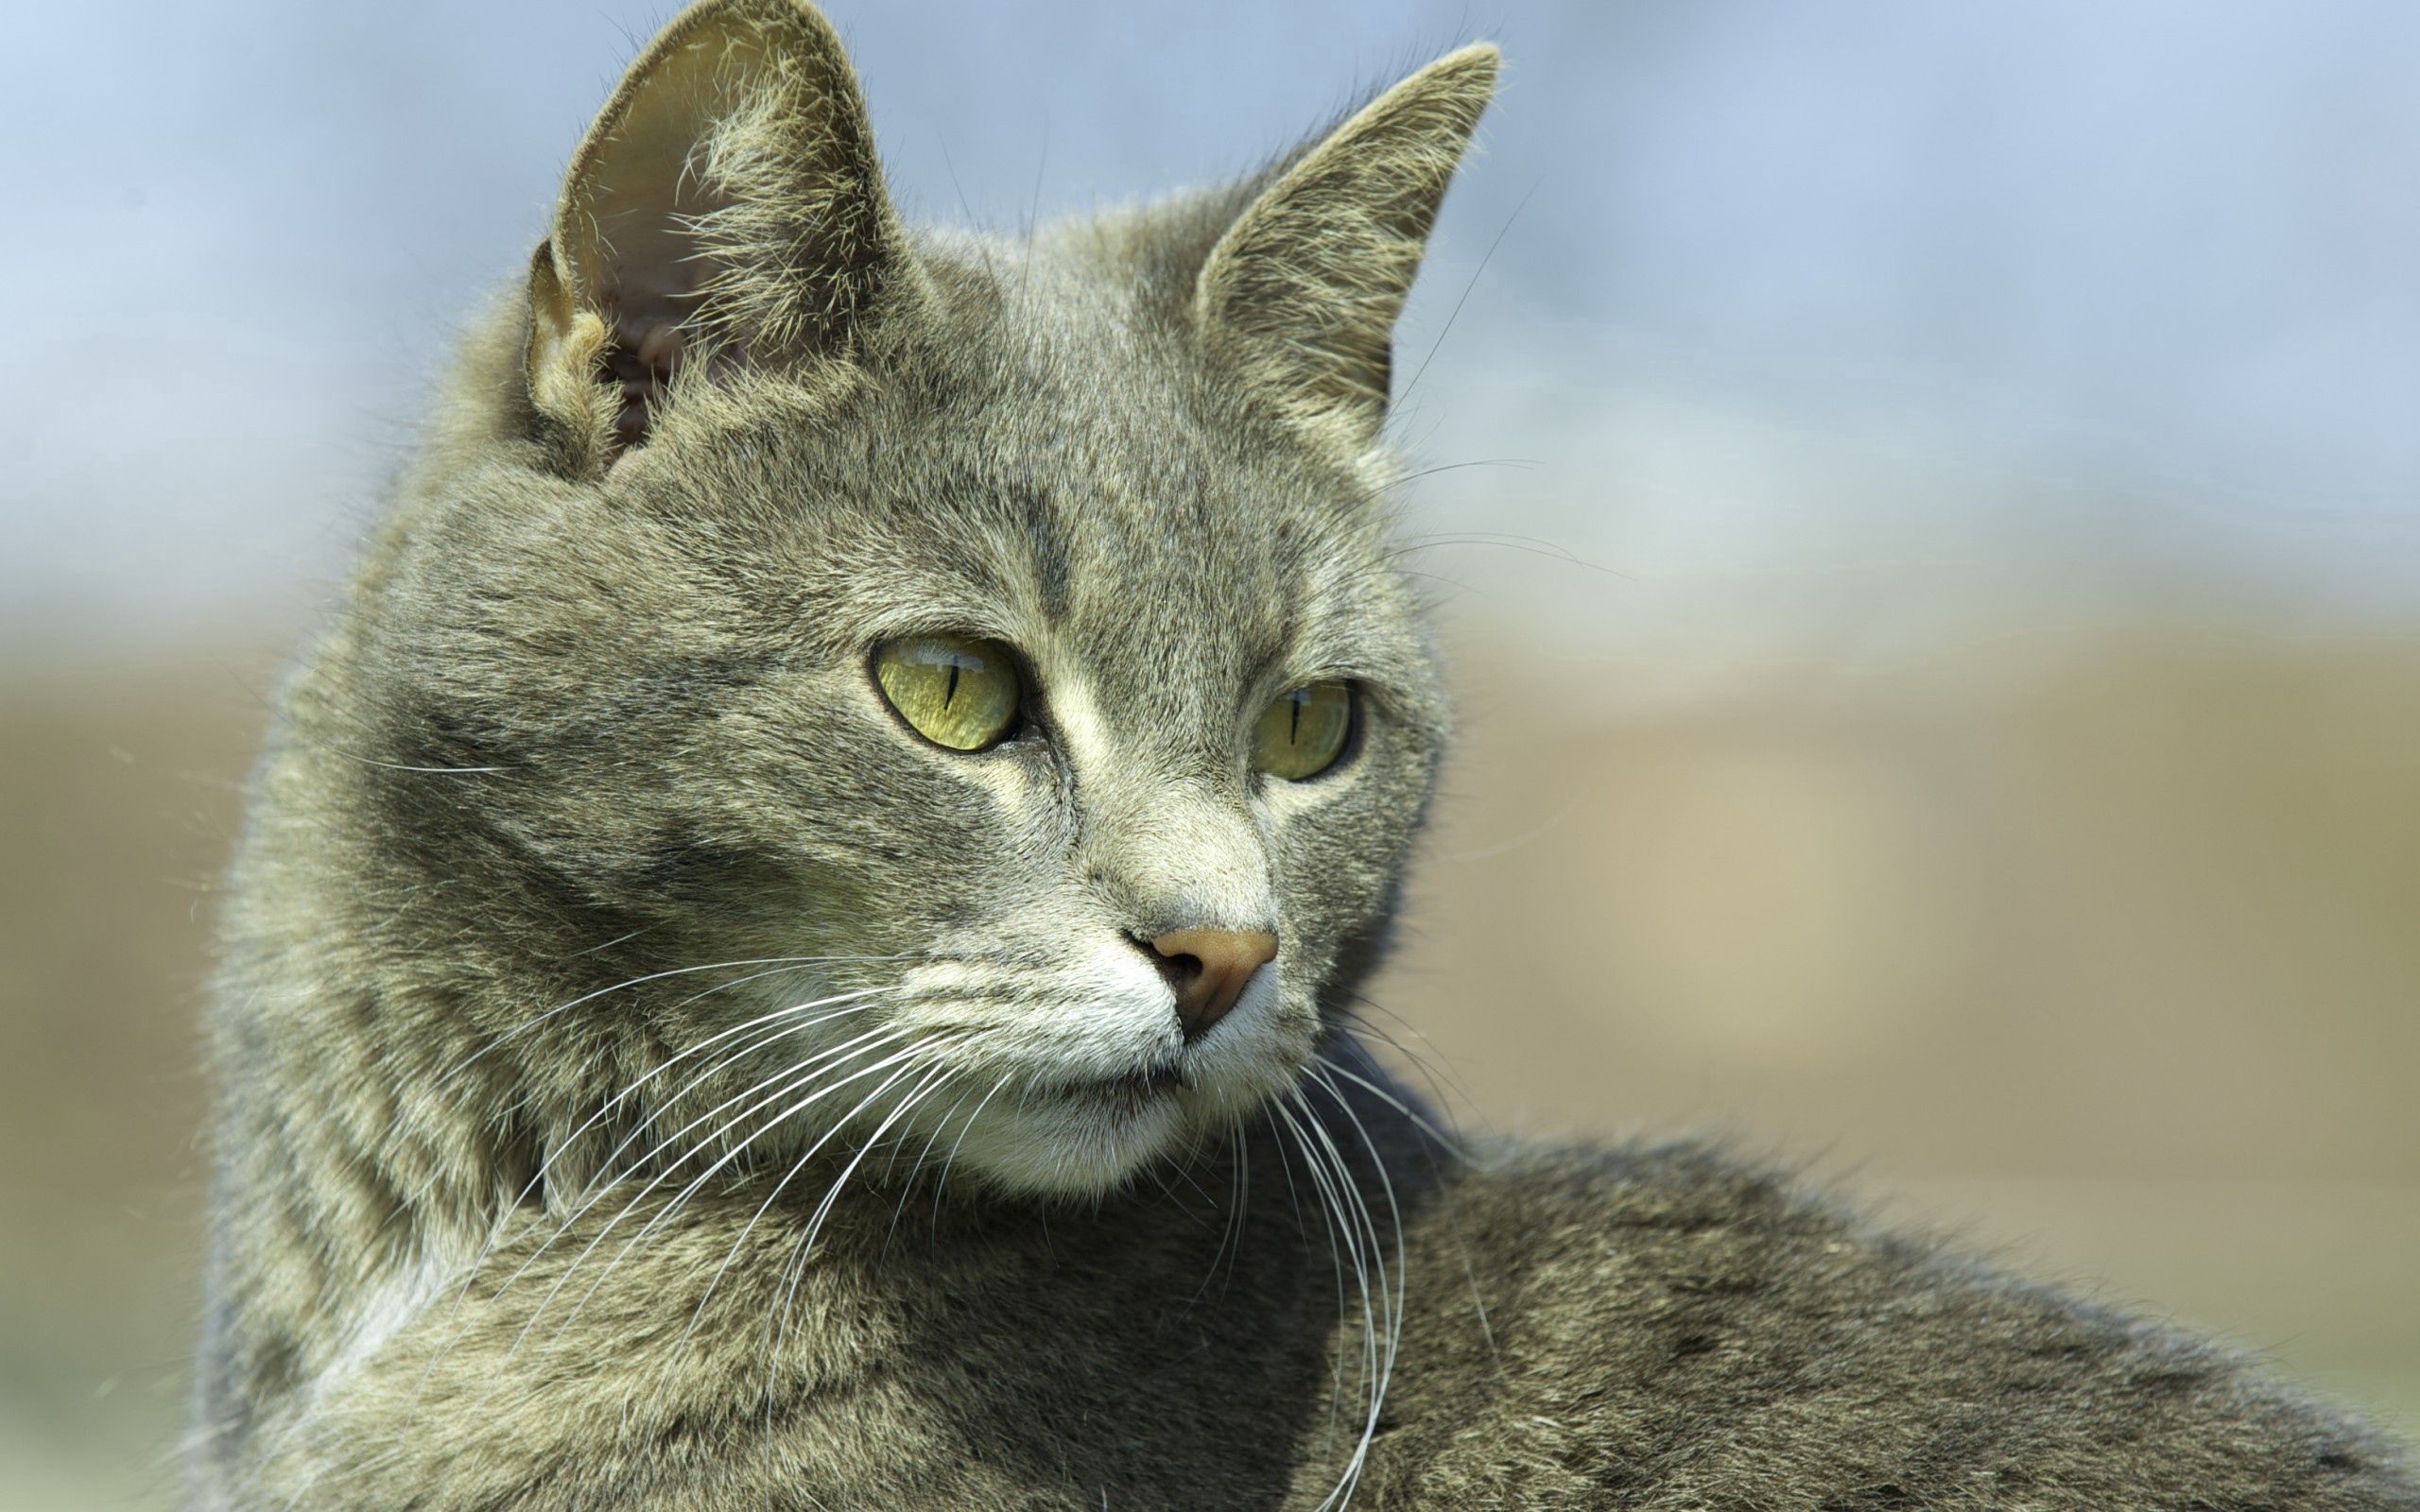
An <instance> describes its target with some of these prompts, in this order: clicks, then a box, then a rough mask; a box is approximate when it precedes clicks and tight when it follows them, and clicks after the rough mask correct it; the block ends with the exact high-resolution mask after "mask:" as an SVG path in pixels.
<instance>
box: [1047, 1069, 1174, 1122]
mask: <svg viewBox="0 0 2420 1512" xmlns="http://www.w3.org/2000/svg"><path fill="white" fill-rule="evenodd" d="M1185 1085H1187V1083H1186V1081H1185V1079H1184V1072H1183V1071H1182V1070H1181V1069H1179V1067H1178V1066H1177V1064H1176V1063H1175V1062H1174V1061H1168V1062H1166V1063H1164V1064H1162V1065H1157V1066H1153V1067H1151V1068H1150V1069H1149V1070H1146V1071H1132V1072H1128V1073H1126V1074H1124V1075H1121V1076H1102V1077H1098V1078H1097V1079H1095V1080H1092V1081H1079V1082H1070V1083H1068V1084H1067V1085H1066V1086H1064V1087H1062V1088H1061V1089H1060V1090H1059V1091H1060V1095H1061V1096H1063V1097H1065V1098H1066V1099H1067V1100H1068V1101H1070V1102H1075V1103H1082V1104H1087V1105H1090V1106H1093V1107H1097V1108H1107V1109H1110V1110H1112V1111H1116V1112H1139V1111H1140V1110H1142V1109H1143V1108H1148V1107H1150V1105H1151V1104H1152V1103H1155V1102H1158V1101H1159V1100H1160V1099H1162V1098H1165V1097H1169V1096H1173V1095H1174V1094H1175V1092H1176V1091H1177V1089H1179V1088H1180V1087H1184V1086H1185Z"/></svg>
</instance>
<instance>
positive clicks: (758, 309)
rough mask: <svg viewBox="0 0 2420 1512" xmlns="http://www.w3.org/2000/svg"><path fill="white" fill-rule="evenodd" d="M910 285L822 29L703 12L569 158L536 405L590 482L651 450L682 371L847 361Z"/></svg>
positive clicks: (538, 315) (853, 85)
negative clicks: (612, 463) (641, 449)
mask: <svg viewBox="0 0 2420 1512" xmlns="http://www.w3.org/2000/svg"><path fill="white" fill-rule="evenodd" d="M921 286H922V273H921V270H920V269H919V268H918V266H917V265H916V262H915V259H914V257H913V255H912V254H911V253H910V252H909V250H908V245H907V237H906V233H905V232H903V230H902V229H901V227H900V223H899V219H898V216H897V215H896V213H895V212H893V210H892V209H891V205H890V196H889V194H888V193H887V192H886V191H885V189H884V187H883V179H882V169H881V165H880V163H878V162H877V161H876V159H875V156H874V148H873V127H872V126H871V124H870V123H869V122H868V120H867V117H866V111H865V105H864V101H863V100H862V98H861V97H860V95H859V94H858V91H857V81H856V74H855V72H854V71H853V70H852V69H851V68H850V67H849V60H848V58H847V55H846V54H845V53H844V52H843V51H842V49H841V46H840V40H839V38H838V36H837V35H835V34H834V32H833V30H832V26H831V24H830V23H829V22H827V21H825V20H824V19H823V17H822V15H821V13H820V12H818V11H817V10H816V9H815V8H814V7H813V6H811V5H809V4H806V3H805V0H700V4H697V5H693V6H691V7H690V8H689V9H686V10H684V11H683V12H682V13H681V14H680V15H679V16H677V17H676V18H674V19H673V21H672V22H671V24H670V25H668V26H666V27H665V28H664V30H663V31H662V32H660V33H658V34H657V36H656V38H655V40H654V41H653V42H651V43H648V46H647V49H646V50H645V51H644V52H642V53H641V54H640V55H639V57H638V60H636V61H635V62H633V63H631V67H630V71H629V72H628V73H627V74H626V75H624V77H623V78H622V82H621V85H620V87H619V88H617V89H615V90H614V95H613V98H612V99H610V100H608V101H607V102H606V105H605V109H604V110H603V111H602V112H600V113H599V114H598V115H597V118H596V124H595V125H594V126H592V127H591V128H590V129H589V132H588V135H587V138H586V139H585V140H584V141H582V142H581V143H580V145H579V151H578V152H577V153H576V154H575V155H574V156H573V158H572V163H571V170H570V172H569V174H568V175H567V176H566V177H565V180H564V183H563V191H562V200H561V202H560V203H559V205H558V207H557V209H556V213H555V219H554V225H553V229H552V232H551V233H550V234H549V235H548V237H547V239H546V241H545V243H544V245H542V246H541V247H540V248H539V249H538V253H537V256H536V258H535V259H534V260H533V262H532V265H531V267H530V276H529V301H530V332H529V347H528V352H527V375H528V383H529V393H530V398H531V400H532V402H533V404H535V406H536V407H537V409H538V411H539V412H540V413H541V414H542V415H544V416H545V417H546V418H547V420H549V421H553V422H555V424H557V425H558V426H560V427H562V435H563V437H564V438H565V439H566V440H567V441H568V443H569V449H570V450H571V451H572V452H574V453H575V454H576V455H575V457H574V461H575V464H576V465H577V466H579V468H580V469H581V470H583V471H592V472H593V471H596V470H598V469H601V467H602V466H603V465H604V463H605V462H607V461H609V460H611V458H612V457H613V456H614V455H615V454H617V453H619V452H621V451H625V450H628V449H630V448H631V447H635V446H639V445H642V444H644V443H645V442H646V440H647V439H648V434H649V430H650V427H651V426H652V424H653V422H654V420H655V415H656V410H657V409H658V407H659V406H660V405H661V404H664V403H665V401H666V396H667V392H668V390H669V386H670V383H671V379H672V377H673V374H674V373H675V372H676V371H677V370H680V369H684V368H688V367H690V366H692V365H695V364H700V363H704V364H708V365H716V366H719V365H727V364H737V363H750V364H771V363H785V364H798V363H803V362H808V361H813V360H817V359H825V358H841V359H845V358H846V357H848V356H849V355H850V353H851V352H852V351H853V349H854V348H855V346H856V344H857V342H858V340H859V338H860V336H861V335H863V332H862V329H861V328H862V327H863V326H865V324H866V323H867V322H869V321H871V320H873V319H876V318H880V317H881V316H882V315H883V314H884V312H885V311H886V309H887V308H888V307H889V306H890V305H891V304H893V303H896V302H898V301H904V300H908V299H912V298H914V297H915V296H916V293H917V291H918V289H920V288H921Z"/></svg>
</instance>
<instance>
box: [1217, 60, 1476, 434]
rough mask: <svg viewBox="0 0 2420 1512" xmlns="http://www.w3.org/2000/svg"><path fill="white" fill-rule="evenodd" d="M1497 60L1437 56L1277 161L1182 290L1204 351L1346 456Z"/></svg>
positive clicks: (1373, 401)
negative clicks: (1188, 294) (1190, 291)
mask: <svg viewBox="0 0 2420 1512" xmlns="http://www.w3.org/2000/svg"><path fill="white" fill-rule="evenodd" d="M1497 57H1498V55H1497V53H1496V50H1495V47H1493V46H1491V45H1489V44H1487V43H1478V44H1476V45H1474V46H1469V47H1464V48H1462V49H1461V50H1460V51H1459V52H1453V53H1448V54H1447V55H1445V56H1444V57H1443V58H1441V59H1439V60H1437V61H1435V62H1433V63H1430V64H1429V65H1428V66H1427V67H1426V68H1424V69H1422V70H1420V71H1419V72H1418V73H1416V74H1413V75H1412V76H1411V77H1409V78H1407V79H1405V80H1404V81H1403V82H1401V83H1399V84H1397V85H1395V86H1394V87H1393V88H1392V89H1390V90H1388V91H1387V92H1386V93H1385V94H1380V95H1379V96H1378V97H1377V98H1376V99H1374V100H1373V101H1371V102H1370V103H1369V104H1368V105H1367V106H1365V107H1363V108H1362V109H1361V111H1360V112H1357V114H1355V115H1354V116H1353V117H1352V118H1351V119H1349V120H1347V121H1346V122H1345V123H1344V124H1343V125H1342V126H1340V127H1338V128H1337V129H1335V130H1334V131H1332V132H1330V133H1329V134H1328V135H1327V136H1326V137H1325V138H1323V139H1322V140H1321V141H1320V142H1319V143H1318V144H1317V145H1316V146H1312V147H1311V148H1310V149H1309V150H1308V151H1306V152H1304V153H1303V154H1302V155H1301V156H1299V157H1297V158H1296V159H1294V160H1293V161H1292V162H1291V163H1288V164H1287V165H1286V166H1285V167H1284V169H1283V170H1282V171H1281V172H1279V173H1278V174H1277V176H1276V178H1275V179H1274V180H1273V181H1271V183H1270V184H1269V187H1268V188H1266V189H1265V190H1263V191H1261V193H1260V194H1259V196H1258V197H1257V198H1254V199H1253V202H1252V203H1251V205H1250V206H1249V207H1247V208H1246V209H1245V210H1244V212H1243V213H1242V215H1239V216H1237V217H1236V221H1235V222H1234V224H1232V225H1231V226H1229V227H1228V228H1227V230H1226V232H1225V233H1224V234H1223V235H1221V236H1220V237H1219V241H1218V244H1217V245H1216V246H1215V247H1213V248H1212V249H1211V250H1210V254H1209V256H1208V258H1207V259H1206V260H1205V261H1204V262H1203V264H1202V266H1201V273H1200V274H1199V275H1198V276H1197V278H1196V281H1195V284H1194V297H1193V319H1194V324H1195V328H1196V330H1197V331H1198V332H1199V333H1200V335H1201V338H1202V339H1203V340H1204V341H1205V342H1206V343H1207V344H1208V345H1209V346H1210V348H1211V350H1212V352H1214V353H1216V354H1217V355H1219V357H1221V358H1223V359H1224V360H1226V361H1227V362H1228V363H1229V364H1230V365H1231V367H1232V368H1233V369H1234V370H1235V371H1236V375H1237V376H1238V377H1239V378H1241V379H1242V380H1243V381H1244V382H1245V384H1246V385H1247V386H1248V387H1252V388H1253V389H1254V390H1256V391H1257V392H1258V393H1259V394H1260V396H1261V397H1262V398H1263V399H1264V400H1265V401H1267V402H1269V403H1271V404H1274V405H1275V406H1276V408H1277V409H1278V410H1279V412H1280V413H1282V414H1284V415H1285V416H1286V417H1287V418H1288V419H1289V420H1291V421H1295V422H1296V423H1297V424H1299V425H1301V426H1302V427H1304V428H1305V429H1306V430H1307V431H1309V432H1310V433H1312V434H1313V435H1314V436H1315V437H1317V438H1321V439H1322V440H1325V441H1330V442H1333V443H1335V444H1338V445H1340V446H1342V447H1343V448H1345V449H1346V450H1348V451H1349V452H1351V453H1353V454H1355V455H1358V454H1360V453H1362V452H1365V451H1366V450H1368V449H1369V448H1370V447H1371V446H1372V445H1374V444H1375V442H1376V440H1377V438H1378V427H1379V423H1380V422H1381V421H1384V420H1385V418H1386V409H1387V399H1388V388H1389V385H1390V384H1391V382H1392V375H1393V345H1394V325H1395V318H1396V317H1397V316H1398V315H1400V314H1402V312H1403V301H1404V297H1405V296H1406V295H1407V294H1409V292H1410V291H1411V281H1412V278H1413V276H1414V275H1415V274H1417V273H1418V272H1419V271H1420V258H1421V254H1422V252H1423V251H1424V250H1425V249H1426V247H1427V243H1428V231H1429V228H1430V227H1431V226H1432V225H1433V224H1435V222H1436V219H1437V208H1438V206H1439V205H1440V204H1441V203H1442V202H1443V200H1444V198H1445V186H1446V184H1447V183H1448V182H1449V181H1450V180H1452V179H1453V176H1454V169H1455V167H1456V165H1457V164H1459V163H1461V158H1462V153H1463V151H1464V150H1465V149H1466V148H1467V147H1468V146H1470V140H1471V133H1472V131H1473V130H1474V129H1477V127H1478V118H1479V115H1480V113H1481V112H1484V111H1485V110H1486V109H1487V102H1488V100H1489V98H1490V97H1491V96H1492V95H1493V94H1495V73H1496V62H1497Z"/></svg>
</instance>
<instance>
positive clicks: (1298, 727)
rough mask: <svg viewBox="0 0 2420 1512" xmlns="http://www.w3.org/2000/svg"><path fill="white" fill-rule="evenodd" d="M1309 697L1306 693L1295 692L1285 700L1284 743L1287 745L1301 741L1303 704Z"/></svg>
mask: <svg viewBox="0 0 2420 1512" xmlns="http://www.w3.org/2000/svg"><path fill="white" fill-rule="evenodd" d="M1309 697H1310V695H1308V694H1305V693H1297V694H1295V695H1293V696H1291V697H1289V698H1288V699H1287V700H1286V744H1287V745H1288V746H1299V745H1301V744H1302V743H1303V705H1304V704H1305V702H1306V701H1308V699H1309Z"/></svg>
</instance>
